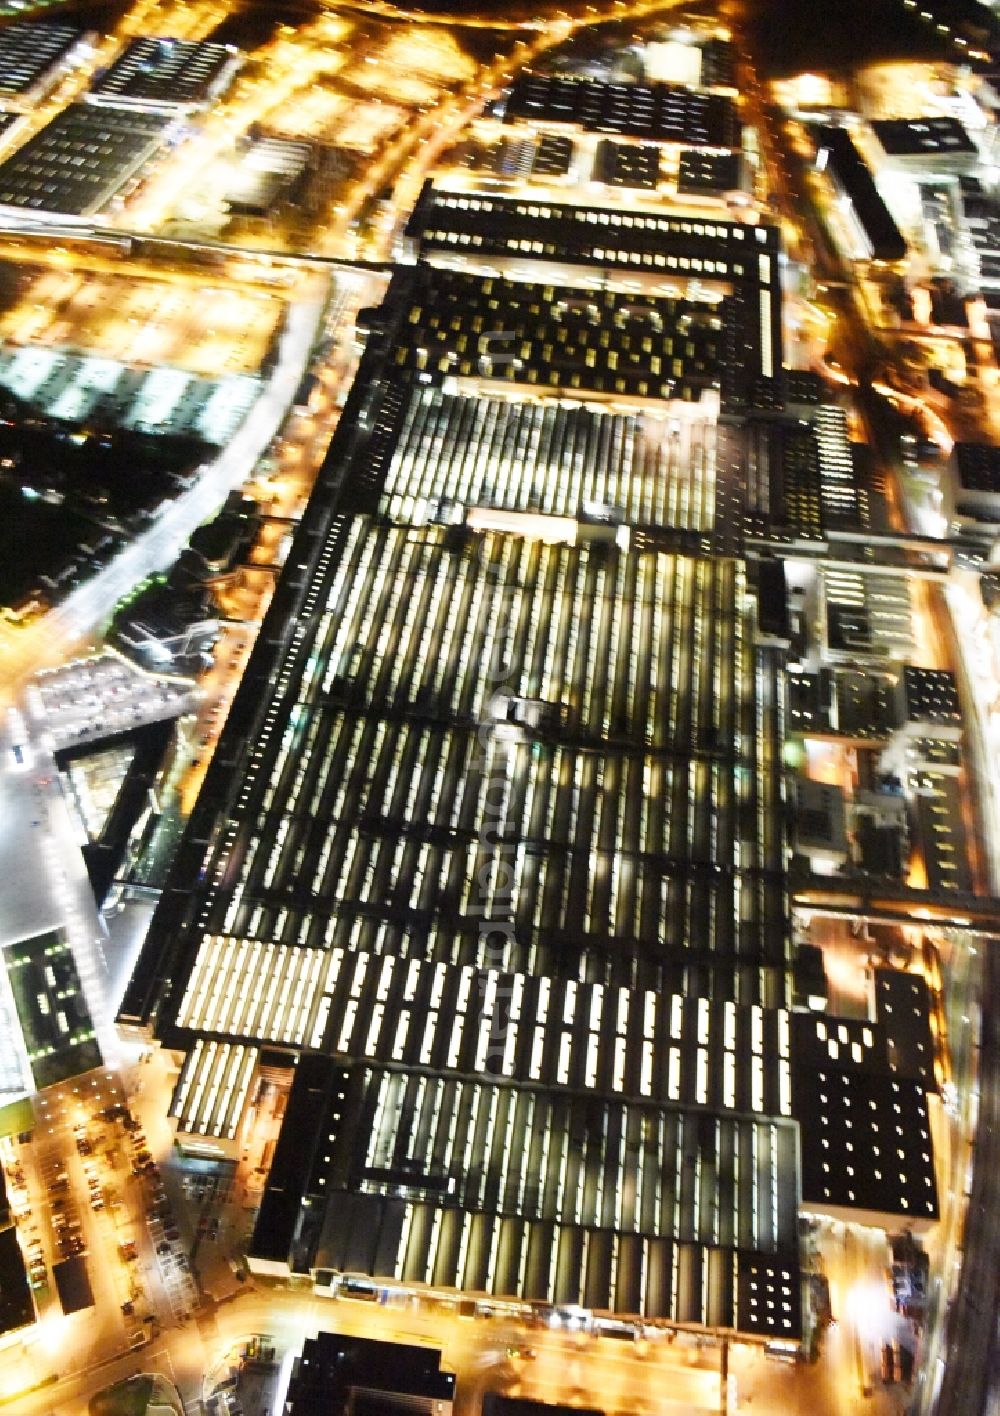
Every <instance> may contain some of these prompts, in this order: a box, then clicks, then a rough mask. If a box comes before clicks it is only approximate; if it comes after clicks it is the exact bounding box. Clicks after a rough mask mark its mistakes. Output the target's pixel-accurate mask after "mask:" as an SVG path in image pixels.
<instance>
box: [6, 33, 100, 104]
mask: <svg viewBox="0 0 1000 1416" xmlns="http://www.w3.org/2000/svg"><path fill="white" fill-rule="evenodd" d="M82 34H83V29H82V27H81V26H80V25H73V24H55V23H53V24H48V23H37V24H35V23H32V22H31V21H20V22H18V23H16V24H12V25H4V26H3V27H2V28H0V94H12V95H19V94H25V93H27V92H28V91H29V90H30V89H33V88H34V86H35V85H36V84H37V83H38V82H39V80H41V79H42V78H43V77H44V76H45V75H46V74H47V73H48V72H49V70H50V69H52V68H53V67H54V66H55V65H56V64H58V63H59V61H60V60H61V59H62V58H63V56H64V55H65V54H67V53H68V52H69V50H70V49H72V48H73V45H74V44H76V42H77V40H78V39H79V38H80V36H81V35H82Z"/></svg>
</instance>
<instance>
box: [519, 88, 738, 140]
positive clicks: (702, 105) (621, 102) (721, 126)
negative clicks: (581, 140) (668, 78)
mask: <svg viewBox="0 0 1000 1416" xmlns="http://www.w3.org/2000/svg"><path fill="white" fill-rule="evenodd" d="M504 116H505V118H506V119H507V121H508V122H510V121H513V120H518V119H524V120H525V121H528V122H534V123H551V124H562V123H566V124H571V125H572V126H574V127H580V128H583V129H584V131H586V132H592V133H614V134H620V135H621V136H622V137H630V138H640V139H645V140H647V141H651V142H659V143H684V144H687V145H694V144H701V145H705V146H708V147H723V148H731V147H735V146H736V145H737V144H738V142H739V123H738V121H737V117H736V107H735V105H734V103H733V100H732V99H731V98H729V97H728V96H726V95H723V94H707V93H699V92H697V91H696V90H694V89H690V88H685V87H684V86H683V85H680V84H661V83H651V84H639V83H635V84H628V83H607V82H605V81H604V80H601V79H587V78H575V77H569V76H566V75H562V74H536V73H531V72H527V73H522V74H520V75H519V76H518V77H517V78H516V79H515V80H514V84H513V86H512V87H511V90H510V93H509V95H508V97H507V101H506V106H505V109H504Z"/></svg>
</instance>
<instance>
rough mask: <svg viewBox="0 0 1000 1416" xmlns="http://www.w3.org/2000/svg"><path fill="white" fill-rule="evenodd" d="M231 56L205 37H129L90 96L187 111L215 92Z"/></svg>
mask: <svg viewBox="0 0 1000 1416" xmlns="http://www.w3.org/2000/svg"><path fill="white" fill-rule="evenodd" d="M235 54H236V51H235V50H234V49H232V48H231V47H230V46H229V45H226V44H213V43H212V42H211V41H209V40H204V39H200V40H188V39H169V38H143V39H133V40H131V41H130V42H129V44H128V45H127V47H126V48H125V50H124V51H123V53H121V54H120V55H119V56H118V58H117V59H116V60H115V61H114V63H113V64H112V65H111V67H110V68H109V69H108V71H107V73H105V74H103V75H102V76H101V77H100V78H99V79H98V80H97V81H96V82H95V83H94V84H92V85H91V89H90V92H91V95H92V96H94V97H95V98H98V99H100V100H110V101H112V102H114V101H116V100H117V101H120V102H122V103H129V104H131V103H136V104H140V105H142V104H150V105H152V106H156V107H158V108H160V107H163V108H185V107H192V106H195V105H198V104H202V103H206V102H207V101H208V100H209V99H210V98H211V97H212V96H213V95H214V94H215V92H216V91H217V89H218V87H219V85H220V83H222V82H223V81H224V78H225V73H226V70H227V68H228V67H231V66H232V65H233V64H234V60H235Z"/></svg>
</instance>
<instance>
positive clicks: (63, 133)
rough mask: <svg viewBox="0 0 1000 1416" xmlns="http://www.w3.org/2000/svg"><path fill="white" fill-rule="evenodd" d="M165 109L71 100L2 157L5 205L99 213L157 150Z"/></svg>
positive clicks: (0, 200) (0, 184) (0, 198)
mask: <svg viewBox="0 0 1000 1416" xmlns="http://www.w3.org/2000/svg"><path fill="white" fill-rule="evenodd" d="M170 122H171V119H170V118H169V117H167V116H165V115H164V114H153V113H138V112H135V111H134V110H131V109H129V110H125V109H115V108H111V107H103V106H102V107H96V106H95V105H93V104H89V103H71V104H69V106H68V107H66V108H64V109H63V110H62V112H61V113H57V114H56V116H55V117H54V118H53V119H52V121H51V122H50V123H47V124H46V126H45V127H44V128H42V129H41V131H40V132H38V133H35V134H34V136H33V137H31V138H29V139H28V141H27V142H26V143H25V144H24V145H23V146H22V147H20V148H18V149H17V151H16V152H14V153H12V154H11V156H10V157H8V158H7V159H6V160H5V161H4V162H2V163H0V206H7V207H16V208H18V209H19V210H20V211H23V212H25V213H28V214H30V213H32V212H35V213H37V214H38V215H40V216H42V215H65V216H71V217H82V216H93V215H95V214H96V213H97V212H99V211H101V210H102V208H103V207H104V206H106V205H107V203H108V202H109V201H110V200H111V198H112V197H113V196H114V195H115V193H116V192H118V191H119V190H120V189H121V188H122V187H123V186H124V185H125V183H126V182H127V181H128V180H129V178H131V177H134V176H135V175H136V174H137V173H138V172H139V171H140V169H141V168H142V167H143V166H144V165H145V163H146V162H148V161H149V159H150V158H151V157H152V156H153V155H154V154H155V153H156V151H157V149H158V148H159V147H160V144H161V143H162V142H163V139H164V136H165V134H166V129H167V127H168V126H169V124H170Z"/></svg>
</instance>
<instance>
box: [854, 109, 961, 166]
mask: <svg viewBox="0 0 1000 1416" xmlns="http://www.w3.org/2000/svg"><path fill="white" fill-rule="evenodd" d="M872 130H873V131H874V133H875V136H876V137H877V138H878V140H879V143H880V144H881V145H882V148H883V150H884V151H885V152H887V153H888V154H889V156H890V157H922V156H927V157H935V156H937V157H945V156H948V155H949V154H958V153H966V154H968V155H969V156H971V157H975V156H976V155H977V153H978V148H977V147H976V145H975V143H974V142H973V141H972V139H971V138H970V137H969V134H968V133H967V132H966V130H965V128H964V127H963V126H962V124H961V123H960V122H959V120H958V119H957V118H951V117H940V118H939V117H934V118H884V119H880V120H877V121H876V122H874V123H872Z"/></svg>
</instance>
